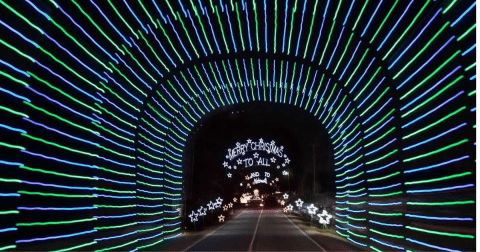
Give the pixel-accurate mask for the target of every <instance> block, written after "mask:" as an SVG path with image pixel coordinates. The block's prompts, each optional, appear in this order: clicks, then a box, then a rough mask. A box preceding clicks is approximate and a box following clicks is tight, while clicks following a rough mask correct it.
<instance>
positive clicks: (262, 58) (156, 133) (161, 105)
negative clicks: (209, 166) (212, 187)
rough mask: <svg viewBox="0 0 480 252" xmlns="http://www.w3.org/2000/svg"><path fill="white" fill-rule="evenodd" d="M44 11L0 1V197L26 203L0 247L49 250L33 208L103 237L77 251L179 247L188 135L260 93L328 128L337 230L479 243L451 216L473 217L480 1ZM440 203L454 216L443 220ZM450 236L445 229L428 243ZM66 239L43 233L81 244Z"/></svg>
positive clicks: (358, 236)
mask: <svg viewBox="0 0 480 252" xmlns="http://www.w3.org/2000/svg"><path fill="white" fill-rule="evenodd" d="M37 2H38V3H37ZM37 2H33V1H27V0H26V1H24V2H19V1H18V2H14V3H13V2H6V1H1V0H0V4H1V6H0V8H2V10H5V11H4V12H6V13H8V14H5V18H2V19H3V20H1V21H2V22H1V23H0V24H1V29H3V30H2V31H4V33H3V34H9V36H5V37H3V36H2V37H0V39H1V40H0V42H1V44H2V45H1V46H2V52H4V51H5V56H0V59H1V61H0V63H1V64H0V67H1V68H0V71H1V72H0V75H1V76H2V77H1V78H2V79H4V80H6V81H7V83H8V85H7V86H2V89H1V91H2V92H1V94H2V95H4V96H2V97H5V100H6V101H8V102H1V104H0V106H1V107H0V108H1V111H2V112H4V113H5V115H6V118H7V120H6V123H5V124H3V123H2V124H0V126H1V130H5V132H8V133H9V134H3V131H2V139H3V138H4V139H5V140H2V142H1V147H2V148H4V149H5V154H3V153H2V155H1V160H0V161H1V164H2V168H3V166H5V167H8V168H12V167H13V168H15V169H12V170H11V173H8V174H6V175H5V176H7V175H8V176H7V177H5V178H2V180H0V183H2V184H3V183H7V185H8V188H9V189H11V190H10V191H12V193H6V194H5V195H4V194H1V195H2V196H5V197H20V199H21V200H22V199H24V198H25V200H24V201H21V200H20V201H19V202H15V201H8V202H7V201H4V200H3V198H2V203H4V202H5V204H7V203H8V204H9V205H8V207H9V208H8V209H7V208H5V209H0V211H4V212H5V214H7V215H8V216H10V215H11V216H12V217H11V218H9V220H10V221H11V222H12V223H11V224H12V226H15V224H16V225H17V226H19V229H18V230H17V229H16V228H12V229H9V231H8V232H16V234H17V235H16V236H14V237H15V238H12V239H13V240H9V241H8V242H9V243H7V244H5V245H3V244H2V245H0V248H15V247H17V246H18V249H20V250H40V249H41V248H43V246H44V245H42V243H41V242H40V240H38V239H37V240H35V239H34V240H32V239H33V238H32V237H34V238H46V237H47V234H45V235H44V236H41V235H43V234H41V233H39V232H35V231H32V229H29V226H31V223H28V221H30V220H35V222H48V221H51V218H50V217H43V216H44V215H35V214H33V215H32V216H35V217H32V218H27V217H26V216H30V214H31V213H35V211H45V212H44V213H47V216H48V213H50V214H51V215H52V213H55V211H63V212H62V213H64V214H63V215H64V216H65V218H66V219H62V220H64V221H72V220H75V221H77V222H82V223H91V224H90V225H91V226H89V230H90V231H91V232H90V231H84V230H77V229H76V227H77V226H75V225H73V224H72V225H70V227H71V228H72V230H73V229H74V230H77V231H78V232H77V233H75V235H74V236H79V237H80V236H81V237H83V236H82V235H85V236H86V235H90V236H89V238H85V241H83V240H81V241H80V240H75V242H73V243H72V244H75V246H74V247H72V248H65V249H66V250H68V249H80V248H85V249H97V250H100V251H102V250H108V249H135V248H138V249H146V248H151V247H152V246H155V245H157V244H160V243H161V242H162V241H163V240H164V239H172V238H175V237H176V236H177V235H178V232H180V231H179V230H180V227H179V221H178V216H176V215H177V211H176V208H177V207H178V204H179V203H178V202H179V200H180V199H182V197H181V191H182V179H183V177H182V148H183V147H184V142H185V139H186V138H187V137H188V135H189V134H188V131H189V129H191V128H192V127H194V125H195V121H196V120H199V119H200V118H201V117H202V116H203V115H204V114H207V113H208V112H210V111H213V110H214V109H218V108H220V107H225V106H228V105H230V103H232V104H231V105H234V104H240V103H248V102H253V101H254V99H253V97H255V95H256V96H257V97H256V98H259V96H260V98H261V99H258V100H262V101H263V102H278V103H287V104H293V106H299V107H301V108H303V109H305V110H308V111H309V112H311V113H312V114H313V115H314V116H316V117H317V116H318V117H320V119H321V120H322V122H323V124H324V125H325V128H326V129H327V131H328V132H329V134H330V138H331V142H332V148H334V152H335V157H336V159H335V162H336V163H335V171H336V176H337V178H338V179H337V183H336V190H337V195H336V196H337V201H336V205H337V208H336V210H337V213H336V218H335V221H336V226H335V227H336V228H337V233H339V234H340V235H342V236H347V237H348V239H349V240H350V241H352V242H353V243H356V244H358V245H360V246H370V248H372V249H374V250H377V249H378V250H386V249H392V248H395V249H411V250H425V249H427V248H435V249H440V248H444V249H445V248H450V249H459V250H467V249H472V248H473V247H472V246H471V245H470V244H469V243H468V242H464V241H465V240H467V241H468V240H469V239H471V238H473V237H474V236H473V235H469V234H468V232H467V233H462V234H457V233H453V232H452V231H450V230H449V229H446V228H445V227H444V226H443V225H438V221H449V220H450V219H449V218H451V217H452V216H453V215H454V214H460V213H459V211H458V210H455V208H453V207H451V206H455V205H463V206H467V207H470V206H474V201H473V200H472V199H473V196H474V192H473V191H472V189H473V188H474V185H473V182H472V181H473V179H474V174H475V173H474V170H473V167H474V162H473V158H472V157H473V155H474V154H473V153H474V152H473V151H474V146H473V144H472V142H474V141H475V140H474V137H475V132H474V130H472V129H467V128H469V127H471V126H472V125H474V124H475V122H474V121H473V120H472V118H474V117H473V116H469V114H468V111H469V110H470V112H473V111H475V107H474V106H475V105H473V104H474V101H475V99H474V96H473V95H474V94H475V91H471V90H475V88H474V86H472V83H474V81H475V75H474V74H473V73H472V70H471V69H474V68H475V64H472V63H474V62H475V59H474V53H473V50H474V49H475V41H474V38H473V36H472V34H473V33H472V31H473V30H474V28H475V26H470V23H469V22H471V21H472V20H471V19H472V17H471V16H472V15H473V14H471V12H473V11H472V8H473V9H474V7H475V4H473V5H468V4H465V3H463V2H462V3H456V1H446V2H443V3H439V2H431V1H427V2H425V3H418V2H414V1H410V2H408V4H405V3H403V2H400V1H377V2H375V3H373V2H369V1H365V2H358V1H357V2H355V1H351V2H348V3H347V2H343V3H342V1H339V2H338V3H330V1H326V2H322V1H310V2H308V3H307V1H300V2H299V1H284V2H282V3H278V1H276V0H275V1H270V0H269V1H263V2H262V1H258V2H257V1H252V2H248V3H245V2H244V1H242V2H241V3H239V2H238V1H236V0H234V1H232V0H231V1H227V0H225V1H224V2H223V1H218V2H217V1H216V2H215V3H214V2H213V1H208V3H206V2H207V1H204V2H205V3H202V1H192V0H190V1H186V0H178V1H175V2H173V1H172V2H170V1H165V2H155V1H138V2H133V1H130V2H127V1H123V2H118V1H117V2H113V1H110V0H109V1H103V2H100V1H93V0H91V1H90V2H80V1H78V3H77V2H76V1H74V0H72V1H71V2H64V1H62V2H58V3H55V2H54V1H44V2H42V1H37ZM267 2H268V3H267ZM220 3H222V4H221V5H220ZM203 4H204V5H203ZM409 16H410V17H413V18H409ZM259 17H260V19H259ZM262 18H263V20H262ZM80 20H81V21H82V22H80ZM107 27H108V28H107ZM272 27H273V29H272ZM262 32H263V33H262ZM51 48H53V49H51ZM245 52H247V53H248V56H247V57H245V55H242V53H245ZM307 56H308V57H307ZM230 63H231V64H230ZM233 64H235V65H233ZM192 76H193V77H192ZM200 76H202V77H200ZM202 78H204V79H202ZM247 79H248V80H249V82H248V85H247V84H246V83H247V81H246V80H247ZM192 80H194V81H193V82H192ZM264 81H265V84H264ZM282 81H283V85H284V84H285V83H287V87H286V88H284V86H283V88H280V87H279V84H277V83H280V85H282ZM472 81H473V82H472ZM239 83H242V84H240V85H238V84H239ZM252 83H253V85H252ZM257 83H258V84H257ZM270 83H272V84H270ZM309 83H310V84H309ZM10 84H11V85H10ZM223 84H225V85H226V86H224V85H223ZM242 85H243V86H242ZM266 85H268V86H266ZM10 86H11V87H10ZM222 87H223V88H222ZM260 87H261V88H262V90H261V89H260ZM255 88H257V90H255ZM273 88H275V92H270V89H272V91H273ZM267 90H268V92H267ZM340 90H341V91H340ZM197 91H198V92H199V93H198V96H195V97H194V98H193V97H192V98H191V99H190V97H189V98H187V96H189V95H187V94H193V93H195V92H197ZM255 91H256V92H255ZM261 91H265V93H262V92H261ZM271 93H275V94H274V96H272V98H270V94H271ZM267 94H268V95H267ZM232 95H233V96H232ZM237 95H238V96H237ZM280 95H283V97H282V98H283V99H280V97H279V96H280ZM287 95H288V97H287ZM414 95H416V96H414ZM190 96H191V95H190ZM277 96H278V97H277ZM472 96H473V97H472ZM162 97H163V98H162ZM202 97H205V98H202ZM247 97H248V98H247ZM273 97H274V98H273ZM207 98H208V99H207ZM250 98H251V100H250ZM267 98H268V99H267ZM277 98H278V99H277ZM2 99H3V98H2ZM320 102H321V103H320ZM325 104H327V105H325ZM309 107H310V109H309ZM203 109H205V110H203ZM353 109H354V110H353ZM46 118H48V119H46ZM338 118H340V120H338V121H337V119H338ZM460 119H461V121H460V122H459V120H460ZM10 134H12V136H10ZM18 136H20V137H18ZM19 138H20V139H21V140H18V139H19ZM339 142H340V143H339ZM418 146H421V148H417V147H418ZM64 166H65V167H64ZM452 168H456V169H452ZM9 171H10V170H9ZM427 171H430V173H429V172H427ZM417 174H418V176H419V177H420V178H418V179H416V177H415V175H417ZM412 175H413V176H412ZM32 178H35V179H32ZM37 178H38V180H36V179H37ZM59 179H64V181H63V180H62V181H61V182H60V181H59ZM46 181H59V182H58V183H57V184H55V183H46ZM397 188H398V189H397ZM427 192H431V193H439V192H444V194H445V195H442V196H444V197H442V199H441V200H439V199H435V198H434V199H431V198H428V197H427V196H423V195H429V194H427ZM457 192H462V194H461V195H460V196H458V195H456V194H455V193H457ZM71 197H73V198H75V199H77V200H78V202H76V203H79V205H76V204H73V206H74V207H72V203H71V202H70V201H68V199H69V198H71ZM41 199H43V200H41ZM26 202H34V203H35V204H39V202H41V203H42V204H46V206H47V207H44V208H39V207H40V205H29V206H27V205H25V203H26ZM53 202H55V203H53ZM57 204H58V207H54V206H53V205H55V206H57ZM440 206H441V207H444V208H448V209H451V214H452V215H448V216H446V215H442V216H433V215H432V214H430V213H431V212H432V211H433V210H435V209H434V207H440ZM449 207H451V208H449ZM12 209H16V210H12ZM470 210H471V207H470V208H468V211H464V212H463V213H464V214H465V213H468V214H472V213H473V211H470ZM72 211H73V212H72ZM92 211H94V213H93V212H92ZM4 212H2V213H4ZM77 213H78V214H77ZM441 213H443V212H441ZM78 216H82V217H81V218H79V217H78ZM97 217H98V218H97ZM455 217H457V216H455ZM459 218H460V217H459ZM472 218H473V216H463V215H462V217H461V218H460V219H461V220H462V221H465V223H472V222H471V221H472V220H473V219H472ZM27 220H28V221H27ZM422 221H423V222H422ZM159 223H162V225H161V226H160V225H159V226H156V227H154V228H150V227H147V226H148V225H154V224H155V225H156V224H159ZM418 223H420V224H418ZM70 224H71V223H70ZM52 225H53V224H52ZM86 225H87V224H86ZM427 225H428V226H427ZM426 226H427V227H426ZM466 226H467V227H468V228H471V227H472V225H471V224H466ZM473 228H475V226H474V224H473ZM22 230H26V231H22ZM109 230H113V232H112V233H114V234H113V235H112V234H111V233H109V232H108V231H109ZM132 230H136V231H138V232H137V233H138V234H137V233H135V232H134V231H132ZM17 231H18V232H17ZM81 231H82V232H81ZM72 232H73V231H72ZM153 232H158V233H155V234H153ZM160 232H161V233H160ZM438 232H444V233H448V235H447V237H443V236H442V238H444V239H442V240H441V241H436V242H431V241H432V240H433V239H432V238H431V236H433V237H435V235H442V234H440V233H438ZM30 233H33V234H34V235H33V236H29V235H27V234H30ZM47 233H48V232H47ZM133 234H135V235H137V236H135V238H132V237H133ZM69 235H73V233H70V234H67V233H65V235H64V236H63V237H57V235H53V234H50V236H48V239H47V240H49V241H51V240H55V239H75V238H76V237H74V236H69ZM131 235H132V236H131ZM443 235H445V234H443ZM71 237H74V238H71ZM417 237H418V238H417ZM404 238H405V239H404ZM31 240H32V241H31ZM18 241H20V242H18ZM72 241H73V240H72ZM16 244H17V245H16ZM450 244H456V246H457V244H462V245H458V246H459V247H455V248H451V247H450ZM2 246H3V247H2ZM59 246H60V245H59ZM58 249H64V248H63V247H59V248H58Z"/></svg>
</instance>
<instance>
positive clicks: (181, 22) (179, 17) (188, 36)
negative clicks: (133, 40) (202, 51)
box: [139, 1, 200, 60]
mask: <svg viewBox="0 0 480 252" xmlns="http://www.w3.org/2000/svg"><path fill="white" fill-rule="evenodd" d="M167 2H168V1H167ZM177 15H178V20H180V24H182V27H183V30H184V31H185V34H186V35H187V38H188V41H189V42H190V45H191V46H192V48H193V51H195V54H196V55H197V58H200V55H199V54H198V52H197V48H196V47H195V45H193V42H192V39H191V38H190V35H189V34H190V33H189V32H188V31H187V28H185V24H183V21H182V17H181V16H180V14H178V12H177ZM139 32H140V31H139ZM140 35H141V34H140ZM145 41H146V40H145ZM152 51H153V49H152ZM157 58H158V57H157ZM159 60H160V59H159Z"/></svg>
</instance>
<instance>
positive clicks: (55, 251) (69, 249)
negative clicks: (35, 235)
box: [52, 241, 97, 252]
mask: <svg viewBox="0 0 480 252" xmlns="http://www.w3.org/2000/svg"><path fill="white" fill-rule="evenodd" d="M93 244H97V242H96V241H93V242H89V243H85V244H81V245H77V246H73V247H69V248H64V249H59V250H53V251H52V252H65V251H71V250H76V249H79V248H83V247H87V246H90V245H93Z"/></svg>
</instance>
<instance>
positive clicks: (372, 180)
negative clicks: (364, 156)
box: [367, 172, 400, 182]
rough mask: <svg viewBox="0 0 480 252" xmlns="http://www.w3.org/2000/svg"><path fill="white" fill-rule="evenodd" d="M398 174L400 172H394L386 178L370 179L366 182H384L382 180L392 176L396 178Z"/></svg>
mask: <svg viewBox="0 0 480 252" xmlns="http://www.w3.org/2000/svg"><path fill="white" fill-rule="evenodd" d="M398 174H400V172H394V173H392V174H389V175H386V176H383V177H379V178H372V179H367V182H374V181H380V180H384V179H387V178H391V177H393V176H396V175H398Z"/></svg>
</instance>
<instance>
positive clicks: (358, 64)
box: [345, 48, 370, 87]
mask: <svg viewBox="0 0 480 252" xmlns="http://www.w3.org/2000/svg"><path fill="white" fill-rule="evenodd" d="M368 50H370V48H367V50H365V52H364V53H363V55H362V58H361V59H360V61H359V62H358V63H357V67H356V68H355V70H353V72H352V74H350V77H349V78H348V80H347V81H346V82H345V87H346V86H348V84H349V83H350V80H351V79H352V78H353V76H354V75H355V73H356V72H357V70H358V68H359V67H360V65H362V62H363V59H365V56H367V53H368Z"/></svg>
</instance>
